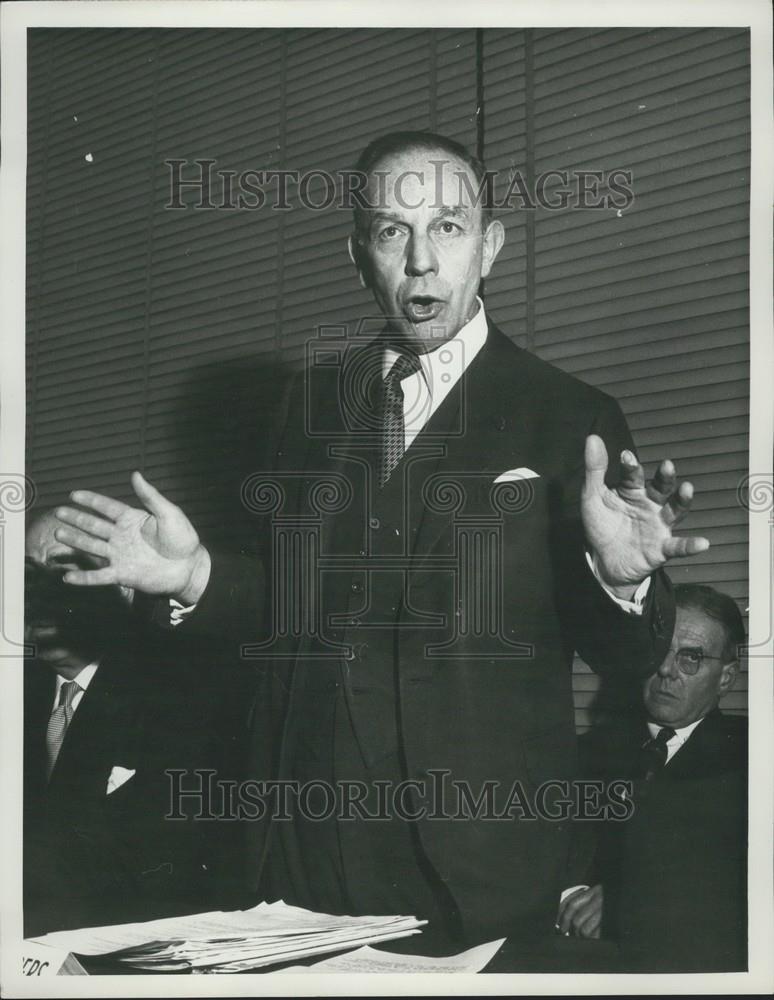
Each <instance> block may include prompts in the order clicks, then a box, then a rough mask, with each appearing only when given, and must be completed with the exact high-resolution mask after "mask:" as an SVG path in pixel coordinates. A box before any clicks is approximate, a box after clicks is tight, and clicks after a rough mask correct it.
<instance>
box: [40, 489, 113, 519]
mask: <svg viewBox="0 0 774 1000" xmlns="http://www.w3.org/2000/svg"><path fill="white" fill-rule="evenodd" d="M70 499H71V500H72V501H73V503H77V504H78V506H79V507H90V508H91V509H92V510H96V511H97V513H98V514H102V515H103V516H104V517H106V518H108V519H109V520H111V521H117V520H118V518H119V517H120V516H121V515H122V514H123V513H124V511H127V510H131V508H130V507H129V506H128V505H127V504H125V503H122V502H121V501H120V500H113V499H111V498H110V497H106V496H103V495H102V494H101V493H92V492H91V490H73V492H72V493H71V494H70ZM61 509H62V510H66V509H68V508H64V507H63V508H61ZM56 516H57V517H59V513H58V512H57V515H56ZM60 520H61V518H60Z"/></svg>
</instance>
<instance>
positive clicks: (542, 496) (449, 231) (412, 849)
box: [57, 132, 708, 947]
mask: <svg viewBox="0 0 774 1000" xmlns="http://www.w3.org/2000/svg"><path fill="white" fill-rule="evenodd" d="M356 169H357V170H358V171H360V174H361V176H362V177H363V178H364V179H365V181H366V183H365V186H364V187H363V190H362V192H361V193H363V194H364V198H363V200H362V201H361V203H360V204H357V205H356V206H355V208H356V210H355V230H354V233H353V235H352V237H351V239H350V244H349V251H350V256H351V258H352V260H353V262H354V264H355V266H356V268H357V271H358V274H359V277H360V280H361V282H362V283H363V284H364V285H365V286H366V287H368V288H370V289H371V291H372V292H373V295H374V298H375V300H376V302H377V304H378V306H379V308H380V310H381V312H382V313H383V315H384V329H383V331H382V333H381V334H380V335H379V336H377V337H376V338H375V339H374V340H372V341H371V342H368V343H365V344H362V343H358V341H357V338H352V343H351V344H350V345H349V349H348V350H347V351H346V352H345V353H346V356H345V358H344V359H343V364H341V365H339V366H338V367H336V368H332V367H331V366H330V365H327V366H320V370H316V369H312V370H310V371H309V372H307V373H306V374H305V376H304V377H303V378H302V379H300V380H299V381H298V383H297V385H296V386H295V387H294V388H293V389H292V390H291V394H290V405H289V407H288V413H289V414H290V418H289V420H288V424H287V427H286V428H285V431H284V433H283V436H282V441H281V443H280V445H279V447H278V449H277V464H276V470H277V471H276V475H275V477H274V479H273V480H272V482H273V483H274V487H275V489H276V492H277V496H278V497H280V500H278V503H281V511H280V513H281V515H282V517H283V518H285V519H286V520H287V518H288V517H290V518H291V519H292V518H293V517H295V518H296V519H297V521H296V523H297V526H298V530H299V532H303V530H304V525H305V524H308V523H309V522H310V519H311V520H312V521H314V523H315V525H316V526H317V527H316V528H315V530H316V531H318V534H316V535H314V545H313V546H312V548H310V550H309V552H307V553H306V556H308V558H306V556H305V558H304V560H301V562H302V564H303V565H302V569H304V572H306V573H307V577H304V578H302V581H301V584H300V585H299V586H298V587H295V586H291V585H290V583H289V580H290V574H291V572H292V567H289V564H287V563H286V562H285V563H278V562H277V558H278V553H279V554H280V556H281V554H282V553H283V552H285V551H287V546H286V545H285V543H284V542H283V544H282V545H280V544H269V545H267V546H266V548H267V549H268V550H269V551H271V550H273V558H274V561H272V557H271V556H265V557H264V559H263V560H262V562H261V563H260V565H259V564H256V563H253V562H251V561H250V560H248V559H247V558H245V557H244V555H242V554H240V555H238V556H235V557H233V556H224V555H222V554H220V553H217V552H211V551H209V550H208V548H207V547H205V546H204V545H203V544H202V543H201V542H200V540H199V538H198V536H197V534H196V532H195V530H194V528H193V527H192V525H191V524H190V522H189V521H188V519H187V517H186V516H185V514H184V513H183V512H182V511H181V510H180V509H179V508H177V507H175V506H174V505H173V504H171V503H170V502H169V501H168V500H166V499H165V498H164V497H162V496H161V495H160V494H159V493H158V492H157V491H156V490H155V489H154V488H153V487H152V486H151V485H150V484H148V483H147V482H146V481H145V480H144V479H143V477H142V476H141V475H139V473H135V474H134V476H133V485H134V489H135V491H136V493H137V496H138V497H139V499H140V500H141V502H142V504H143V507H144V509H143V510H140V509H134V508H130V507H128V506H127V505H125V504H123V503H119V502H116V501H114V500H111V499H108V498H106V497H101V496H99V495H96V494H93V493H89V492H86V491H76V492H75V493H74V494H73V500H74V501H75V503H76V504H79V505H80V506H81V508H83V509H81V510H76V509H74V508H62V509H60V510H59V512H58V516H59V517H60V519H61V521H62V522H63V525H62V527H61V528H60V529H59V531H58V533H57V535H58V537H59V538H61V539H62V541H66V542H68V543H69V544H72V545H74V546H76V547H78V548H82V549H84V550H85V551H87V552H90V553H93V554H95V555H97V556H99V557H101V558H103V559H104V560H105V561H106V565H105V567H104V568H103V569H102V570H99V571H96V572H91V573H89V572H85V573H84V572H73V573H68V574H67V577H66V580H67V581H68V582H70V583H73V584H77V585H89V584H93V583H98V582H100V581H106V580H109V581H120V582H122V583H124V584H125V585H127V586H132V587H136V588H138V589H140V590H143V591H145V592H147V593H152V594H156V595H159V596H161V597H163V598H164V599H165V600H166V599H167V598H169V597H172V598H175V599H176V600H177V601H178V602H179V603H180V604H182V605H184V606H187V607H188V608H193V610H189V611H188V613H187V614H186V615H185V623H184V624H183V625H181V630H182V629H184V630H186V631H188V630H190V631H191V632H193V631H201V632H203V633H204V632H209V633H213V632H214V633H217V634H220V635H221V636H223V637H224V639H225V638H229V639H230V640H231V641H232V642H233V644H234V646H235V647H236V648H238V647H241V648H242V650H243V653H244V655H245V656H246V657H251V656H256V655H259V656H263V657H264V658H265V660H266V661H268V662H267V664H266V665H265V667H264V669H263V670H261V671H259V672H258V683H259V685H260V688H259V691H258V694H257V697H256V702H255V712H254V731H255V737H256V745H255V749H254V756H253V761H252V768H253V776H254V777H256V778H268V777H272V778H275V777H278V776H279V777H284V778H289V779H292V780H298V781H301V782H304V781H307V780H312V779H319V780H322V781H324V782H333V783H335V784H337V785H340V784H341V783H343V782H349V781H352V782H358V783H360V785H361V786H362V787H364V788H365V789H366V793H365V806H367V807H371V806H375V805H377V801H376V800H377V799H378V795H379V790H380V789H381V788H385V787H387V788H390V787H392V788H394V787H395V786H396V785H398V784H399V783H401V782H412V783H413V784H412V785H411V787H410V788H408V790H407V792H406V795H405V797H404V798H403V799H402V800H401V803H400V805H401V808H400V809H399V810H398V812H399V813H400V815H397V814H396V811H395V810H392V811H390V810H388V812H389V813H390V815H389V817H388V818H380V819H379V820H373V819H372V820H368V819H363V818H360V819H357V818H355V819H350V820H339V819H337V817H335V816H334V817H332V818H329V819H328V820H326V821H317V822H313V821H311V820H310V819H309V818H308V816H306V815H304V814H303V810H301V809H296V810H295V812H294V813H293V819H292V820H291V821H290V822H288V821H277V822H274V823H270V824H268V827H267V828H261V829H260V835H259V830H258V827H257V825H256V830H255V833H256V836H255V841H256V843H255V845H254V847H253V861H254V865H255V871H254V879H255V886H256V888H257V889H258V891H260V892H262V893H265V894H267V895H270V896H279V895H281V896H282V897H283V898H285V899H286V900H287V901H289V902H296V903H299V904H301V905H308V906H313V907H315V908H318V909H326V910H338V911H340V912H361V913H368V912H387V913H389V912H394V913H397V912H412V913H416V914H418V915H419V916H424V917H427V918H428V919H429V920H430V925H429V928H428V930H427V932H426V934H425V935H423V937H425V938H426V937H427V936H428V935H429V936H430V937H432V936H433V935H435V936H436V939H437V941H438V943H439V947H442V946H444V945H445V946H446V947H455V946H459V945H461V944H464V943H467V942H470V943H473V942H477V941H481V940H485V939H488V938H492V937H495V936H498V935H505V934H513V935H519V934H522V933H524V932H526V931H530V932H538V933H542V932H543V931H545V932H546V933H551V932H552V929H553V921H554V916H555V900H556V899H557V898H558V895H559V891H560V889H561V888H562V887H563V886H564V885H566V884H572V883H567V882H566V881H564V880H565V877H566V872H565V870H564V869H565V863H566V859H567V847H568V844H567V840H568V833H569V831H568V829H567V828H566V825H565V824H562V823H558V822H551V821H549V820H547V819H545V818H541V815H540V810H536V809H534V808H533V804H534V799H535V793H536V790H537V788H538V787H539V786H540V784H541V783H543V782H544V781H545V780H547V779H558V780H564V779H568V780H569V779H571V778H572V776H573V774H574V770H575V756H576V750H575V734H574V729H573V703H572V690H571V683H570V664H571V662H572V653H573V649H577V650H578V651H579V652H580V653H581V654H582V655H583V656H584V658H586V659H587V660H588V661H589V662H590V663H591V664H592V666H594V667H595V668H596V669H598V670H619V669H621V664H624V665H625V669H627V670H630V671H631V672H632V673H633V674H635V675H638V676H645V675H649V674H651V673H652V672H653V670H654V669H655V666H656V664H658V663H660V662H661V660H662V659H663V657H664V655H665V653H666V650H667V648H668V645H669V640H670V636H671V632H672V624H673V614H674V611H673V604H672V598H671V589H670V585H669V581H668V579H667V578H666V576H665V575H664V574H663V573H662V572H661V567H662V566H663V565H664V563H665V562H666V561H667V560H668V559H669V558H671V557H674V556H681V555H688V554H691V553H693V552H698V551H702V550H703V549H704V548H706V547H707V545H708V542H706V541H705V540H704V539H696V538H691V539H688V538H677V537H675V536H673V534H672V528H673V526H674V524H675V523H676V521H677V520H678V519H679V518H680V516H681V515H682V514H683V513H684V512H685V511H686V510H687V508H688V506H689V505H690V501H691V496H692V489H691V486H690V484H688V483H683V484H682V485H681V486H679V488H678V486H677V483H676V480H675V470H674V467H673V466H672V464H671V463H670V462H668V461H666V462H662V463H661V465H660V466H659V469H658V470H657V472H656V475H655V478H654V480H653V481H652V482H649V483H648V484H646V483H645V477H644V472H643V469H642V467H641V466H640V465H639V463H638V462H637V459H636V458H635V456H634V453H633V451H632V450H631V449H632V442H631V438H630V436H629V433H628V430H627V428H626V424H625V421H624V419H623V416H622V414H621V411H620V409H619V407H618V406H617V404H616V403H615V402H614V401H613V400H612V399H611V398H609V397H607V396H605V395H604V394H602V393H601V392H599V391H597V390H595V389H593V388H591V387H589V386H587V385H584V384H583V383H580V382H578V381H576V380H575V379H573V378H571V377H570V376H568V375H565V374H563V373H562V372H560V371H557V370H556V369H554V368H553V367H551V366H550V365H547V364H545V363H543V362H542V361H540V360H538V359H537V358H535V357H534V356H533V355H531V354H529V353H527V352H525V351H522V350H520V349H519V348H518V347H516V346H515V345H514V344H513V343H512V342H511V341H510V340H509V339H508V338H507V337H506V336H505V335H504V334H503V333H501V332H500V330H498V328H497V327H496V326H495V325H494V323H493V322H492V320H491V319H490V318H489V317H488V316H487V314H486V311H485V308H484V305H483V303H482V301H481V299H480V298H478V297H477V292H478V289H479V286H480V283H481V280H482V279H483V278H485V277H486V276H487V275H488V274H489V272H490V270H491V268H492V266H493V264H494V262H495V259H496V257H497V255H498V253H499V251H500V248H501V246H502V243H503V239H504V232H503V227H502V225H501V223H500V222H499V221H496V220H493V219H492V218H491V214H490V212H489V210H488V209H487V208H486V207H485V206H483V205H482V203H481V199H480V198H479V197H477V196H476V189H477V188H478V187H479V185H480V183H481V181H482V178H483V177H484V168H483V166H482V165H481V164H480V163H479V162H478V161H477V160H475V159H474V158H472V157H471V156H470V155H469V153H468V152H467V151H466V150H465V149H464V147H462V146H460V145H459V144H458V143H456V142H453V141H451V140H449V139H446V138H444V137H442V136H437V135H433V134H429V133H412V132H407V133H393V134H391V135H387V136H384V137H382V138H380V139H377V140H375V141H374V142H373V143H371V144H370V145H369V147H368V148H367V149H366V150H365V151H364V153H363V154H362V156H361V158H360V160H359V162H358V164H357V165H356ZM608 454H612V455H613V456H614V459H615V461H614V463H613V468H612V469H611V470H610V472H609V473H608ZM584 456H585V460H584ZM619 456H620V468H619V461H618V459H619ZM326 481H327V482H328V483H329V484H330V483H334V484H335V486H336V488H337V489H338V490H339V492H340V495H341V496H342V497H343V500H341V502H338V503H336V502H328V500H326V498H325V496H322V495H321V492H320V491H319V490H317V491H315V489H314V486H315V484H320V483H324V482H326ZM255 495H256V496H258V495H260V496H261V497H262V498H265V494H264V493H261V492H260V490H256V491H255ZM278 520H279V519H278ZM278 530H279V529H278ZM263 537H264V539H265V540H266V541H268V542H271V540H272V539H271V535H270V532H269V530H268V529H264V533H263ZM275 540H276V537H275ZM286 541H287V539H286ZM289 544H290V543H289ZM283 546H284V547H283ZM291 548H292V545H291ZM315 560H316V561H315ZM309 567H311V569H310V568H309ZM304 579H306V580H307V582H308V583H309V588H308V589H309V590H311V594H309V593H307V596H306V598H301V599H300V600H301V603H300V605H299V598H298V596H297V595H298V594H304V593H306V591H305V589H304ZM289 594H291V595H296V597H295V602H293V601H292V600H291V605H293V611H292V613H291V612H290V611H288V595H289ZM288 615H290V617H291V618H294V619H295V620H297V621H304V622H305V621H307V619H309V620H310V621H311V622H312V625H311V626H310V627H308V628H306V629H301V630H300V631H299V632H298V634H296V635H295V636H294V635H290V637H289V638H290V642H289V644H288V642H287V641H286V640H287V639H288V633H287V630H285V632H283V633H282V634H280V632H282V629H281V628H280V627H279V626H278V623H280V624H281V623H282V622H284V621H286V618H287V616H288ZM273 653H276V657H275V662H274V665H273V666H272V665H270V664H271V663H272V654H273ZM321 654H322V655H321ZM259 744H260V745H259ZM441 771H445V772H448V775H447V776H448V778H449V780H451V781H454V782H456V783H458V784H455V785H454V788H455V789H457V790H459V789H460V788H464V789H466V791H467V795H468V799H467V806H466V805H465V803H463V804H462V805H460V804H459V803H458V802H457V801H455V802H453V803H452V804H451V806H450V807H449V808H446V807H445V806H444V804H443V803H441V802H440V801H439V800H438V796H437V795H436V793H435V791H434V792H432V794H431V795H430V798H432V801H431V802H429V801H428V794H429V793H428V784H427V783H428V781H431V780H434V779H433V774H435V777H436V778H437V777H438V774H439V772H441ZM514 781H518V782H519V783H520V785H521V789H522V790H523V792H524V801H525V802H526V807H525V808H523V809H522V812H524V813H534V815H531V816H530V815H524V816H521V815H519V809H518V808H517V807H516V806H515V805H514V803H512V802H511V803H510V805H511V806H513V808H512V809H511V810H510V811H508V809H507V806H508V805H509V803H508V801H507V799H508V793H509V789H511V787H512V785H513V783H514ZM484 786H486V787H489V788H492V787H493V788H495V790H496V796H497V802H496V807H495V809H494V810H493V809H483V810H482V809H476V808H475V805H474V804H473V805H471V796H472V798H473V799H477V798H478V796H479V794H480V792H481V790H482V787H484ZM463 798H464V794H463ZM423 804H424V806H426V808H425V811H424V812H422V809H421V807H422V805H423ZM404 806H405V807H406V808H403V807H404ZM369 811H370V812H371V813H373V810H369ZM493 811H497V812H502V813H503V815H502V816H500V817H499V818H494V817H493V815H492V813H493ZM377 812H378V810H377ZM409 814H411V816H412V817H414V818H413V819H409ZM458 814H459V815H458ZM454 816H458V818H453V817H454Z"/></svg>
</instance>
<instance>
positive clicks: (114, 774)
mask: <svg viewBox="0 0 774 1000" xmlns="http://www.w3.org/2000/svg"><path fill="white" fill-rule="evenodd" d="M136 773H137V772H136V771H132V770H130V769H129V768H128V767H114V768H113V770H112V771H111V772H110V777H109V778H108V783H107V793H106V794H107V795H111V794H112V793H113V792H114V791H115V790H116V789H117V788H120V787H121V785H125V784H126V783H127V781H128V780H129V779H130V778H133V777H134V776H135V774H136Z"/></svg>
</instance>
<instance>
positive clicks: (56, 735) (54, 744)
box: [46, 681, 81, 778]
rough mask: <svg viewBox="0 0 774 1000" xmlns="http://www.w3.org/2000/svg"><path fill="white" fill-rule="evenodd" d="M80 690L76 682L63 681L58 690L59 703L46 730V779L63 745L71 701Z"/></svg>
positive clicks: (68, 722)
mask: <svg viewBox="0 0 774 1000" xmlns="http://www.w3.org/2000/svg"><path fill="white" fill-rule="evenodd" d="M80 690H81V686H80V684H78V682H77V681H65V682H64V684H63V685H62V686H61V688H60V689H59V701H58V703H57V706H56V708H55V709H54V711H53V712H52V713H51V717H50V718H49V720H48V729H47V730H46V754H47V762H46V777H47V778H50V777H51V772H52V771H53V770H54V765H55V764H56V759H57V757H58V756H59V751H60V750H61V749H62V743H64V738H65V733H66V732H67V727H68V726H69V725H70V722H71V720H72V717H73V699H74V698H75V696H76V695H77V694H78V692H79V691H80Z"/></svg>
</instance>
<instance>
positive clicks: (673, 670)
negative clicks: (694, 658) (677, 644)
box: [657, 649, 680, 678]
mask: <svg viewBox="0 0 774 1000" xmlns="http://www.w3.org/2000/svg"><path fill="white" fill-rule="evenodd" d="M657 673H658V675H659V677H672V678H674V677H677V675H678V674H679V673H680V668H679V667H678V666H677V658H676V656H675V654H674V653H673V652H672V650H671V649H670V650H669V652H668V653H667V655H666V656H665V657H664V661H663V663H662V664H661V666H660V667H659V668H658V670H657Z"/></svg>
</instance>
